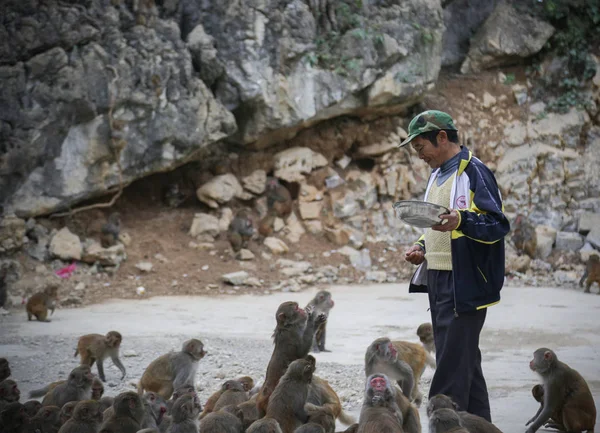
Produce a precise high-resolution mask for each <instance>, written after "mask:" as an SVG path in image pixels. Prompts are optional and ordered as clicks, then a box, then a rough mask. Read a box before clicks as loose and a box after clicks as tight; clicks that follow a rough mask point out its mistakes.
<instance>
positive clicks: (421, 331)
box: [417, 323, 435, 368]
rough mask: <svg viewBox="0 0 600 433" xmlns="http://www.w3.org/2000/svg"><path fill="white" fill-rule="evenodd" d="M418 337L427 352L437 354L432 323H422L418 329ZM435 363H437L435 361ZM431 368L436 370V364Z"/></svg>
mask: <svg viewBox="0 0 600 433" xmlns="http://www.w3.org/2000/svg"><path fill="white" fill-rule="evenodd" d="M417 336H418V337H419V340H421V344H422V345H423V347H424V348H425V350H426V351H427V352H429V353H433V354H435V340H434V339H433V326H432V325H431V323H421V324H420V325H419V327H418V328H417ZM433 361H434V362H435V359H434V360H433ZM431 368H435V364H434V365H432V366H431Z"/></svg>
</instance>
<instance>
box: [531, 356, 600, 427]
mask: <svg viewBox="0 0 600 433" xmlns="http://www.w3.org/2000/svg"><path fill="white" fill-rule="evenodd" d="M529 368H531V370H532V371H535V372H537V373H538V374H539V375H540V376H541V377H542V381H543V383H542V385H543V391H544V393H543V397H544V398H543V403H542V404H541V405H540V408H539V410H538V411H537V413H536V414H535V415H534V416H533V418H531V419H530V420H529V421H528V422H527V424H525V425H529V424H531V425H530V426H529V428H528V429H527V432H526V433H535V432H536V431H537V430H538V429H539V428H540V427H541V426H542V425H544V424H545V423H548V422H549V420H550V419H551V417H552V416H553V415H554V416H555V417H556V418H559V419H561V418H562V426H561V430H564V431H567V432H581V431H585V430H588V431H593V430H594V426H595V424H596V405H595V403H594V397H593V396H592V393H591V391H590V388H589V386H588V384H587V382H586V381H585V379H584V378H583V377H582V376H581V375H580V374H579V373H578V372H577V371H576V370H574V369H572V368H571V367H569V366H568V365H567V364H565V363H564V362H561V361H559V360H558V358H557V356H556V354H555V353H554V352H553V351H552V350H550V349H547V348H545V347H542V348H540V349H537V350H536V351H535V352H534V353H533V359H532V360H531V362H530V363H529ZM553 419H554V421H557V420H556V419H555V418H553Z"/></svg>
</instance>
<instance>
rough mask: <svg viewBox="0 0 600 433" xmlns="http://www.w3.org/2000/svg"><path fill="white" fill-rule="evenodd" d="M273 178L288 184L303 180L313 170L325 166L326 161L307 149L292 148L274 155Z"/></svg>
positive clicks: (321, 156) (318, 154)
mask: <svg viewBox="0 0 600 433" xmlns="http://www.w3.org/2000/svg"><path fill="white" fill-rule="evenodd" d="M273 161H274V165H275V173H274V174H275V177H278V178H280V179H283V180H285V181H288V182H296V181H301V180H303V179H304V176H303V174H308V173H310V172H311V171H312V170H314V169H315V168H319V167H324V166H326V165H327V159H325V157H324V156H323V155H321V154H320V153H318V152H315V151H313V150H311V149H309V148H308V147H292V148H290V149H286V150H283V151H281V152H279V153H276V154H275V156H274V160H273Z"/></svg>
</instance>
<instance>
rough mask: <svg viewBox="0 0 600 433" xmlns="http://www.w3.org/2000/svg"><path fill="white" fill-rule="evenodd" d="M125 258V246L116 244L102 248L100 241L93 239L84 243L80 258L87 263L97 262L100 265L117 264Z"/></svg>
mask: <svg viewBox="0 0 600 433" xmlns="http://www.w3.org/2000/svg"><path fill="white" fill-rule="evenodd" d="M126 259H127V254H126V253H125V247H124V246H123V245H122V244H119V243H118V244H116V245H113V246H112V247H109V248H103V247H102V245H100V243H98V242H96V241H93V242H91V243H90V244H86V247H85V250H84V253H83V257H82V258H81V260H82V261H83V262H85V263H88V264H90V265H91V264H94V263H98V264H100V265H102V266H118V265H120V264H121V263H122V262H123V261H124V260H126Z"/></svg>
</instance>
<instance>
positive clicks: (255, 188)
mask: <svg viewBox="0 0 600 433" xmlns="http://www.w3.org/2000/svg"><path fill="white" fill-rule="evenodd" d="M242 185H243V186H244V188H245V189H247V190H248V191H250V192H251V193H253V194H256V195H259V194H262V193H263V192H265V187H266V185H267V172H266V171H264V170H255V171H253V172H252V174H250V175H249V176H246V177H243V178H242Z"/></svg>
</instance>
